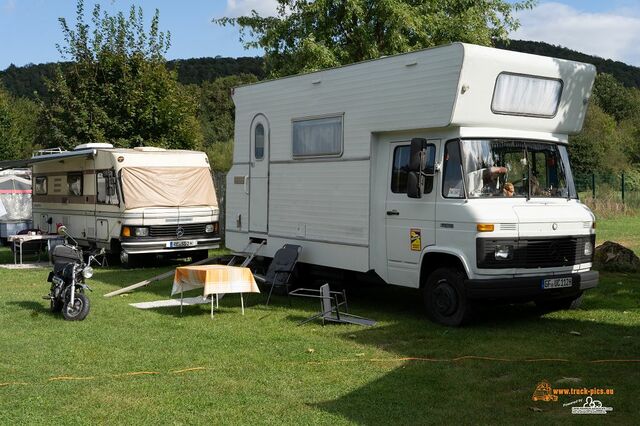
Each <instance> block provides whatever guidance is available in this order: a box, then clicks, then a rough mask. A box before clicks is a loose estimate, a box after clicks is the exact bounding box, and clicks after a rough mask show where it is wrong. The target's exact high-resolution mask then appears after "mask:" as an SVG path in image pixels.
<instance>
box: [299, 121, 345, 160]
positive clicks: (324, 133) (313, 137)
mask: <svg viewBox="0 0 640 426" xmlns="http://www.w3.org/2000/svg"><path fill="white" fill-rule="evenodd" d="M340 154H342V116H339V117H326V118H312V119H304V120H294V121H293V157H294V158H299V157H320V156H334V157H335V156H339V155H340Z"/></svg>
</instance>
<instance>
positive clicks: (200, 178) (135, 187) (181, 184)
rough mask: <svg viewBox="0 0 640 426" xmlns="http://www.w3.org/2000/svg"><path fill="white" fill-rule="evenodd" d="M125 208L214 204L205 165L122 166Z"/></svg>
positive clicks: (213, 192) (210, 182) (209, 176)
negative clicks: (194, 166)
mask: <svg viewBox="0 0 640 426" xmlns="http://www.w3.org/2000/svg"><path fill="white" fill-rule="evenodd" d="M122 190H123V192H124V203H125V207H126V208H127V209H135V208H139V207H190V206H214V207H217V206H218V200H217V198H216V190H215V188H214V186H213V179H212V178H211V172H210V170H209V169H208V168H205V167H197V168H193V167H144V168H143V167H127V168H123V169H122Z"/></svg>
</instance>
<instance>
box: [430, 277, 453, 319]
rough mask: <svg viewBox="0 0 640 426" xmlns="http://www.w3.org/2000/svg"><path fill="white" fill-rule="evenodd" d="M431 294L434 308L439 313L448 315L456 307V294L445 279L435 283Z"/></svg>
mask: <svg viewBox="0 0 640 426" xmlns="http://www.w3.org/2000/svg"><path fill="white" fill-rule="evenodd" d="M433 296H434V304H435V308H436V311H437V312H438V313H439V314H441V315H443V316H449V315H452V314H453V313H454V312H455V311H456V310H457V309H458V302H459V301H458V294H457V293H456V290H455V289H454V288H453V287H452V286H451V285H450V284H449V283H448V282H447V281H441V282H439V283H438V284H437V285H436V288H435V289H434V291H433Z"/></svg>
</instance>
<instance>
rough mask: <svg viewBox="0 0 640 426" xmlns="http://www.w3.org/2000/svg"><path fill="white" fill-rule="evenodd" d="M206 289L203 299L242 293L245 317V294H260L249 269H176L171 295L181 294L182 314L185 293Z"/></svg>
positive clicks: (203, 266)
mask: <svg viewBox="0 0 640 426" xmlns="http://www.w3.org/2000/svg"><path fill="white" fill-rule="evenodd" d="M196 288H204V292H203V297H205V298H206V297H207V296H213V295H215V296H216V309H217V308H218V296H219V295H220V294H223V295H224V294H226V293H240V303H241V304H242V315H244V298H243V296H242V294H243V293H260V290H259V289H258V285H257V284H256V281H255V279H254V278H253V274H252V273H251V270H250V269H249V268H243V267H238V266H228V265H197V266H180V267H178V268H176V273H175V276H174V279H173V287H172V289H171V295H172V296H173V295H174V294H177V293H178V292H180V312H182V300H183V294H184V292H185V291H188V290H193V289H196ZM211 318H213V297H211Z"/></svg>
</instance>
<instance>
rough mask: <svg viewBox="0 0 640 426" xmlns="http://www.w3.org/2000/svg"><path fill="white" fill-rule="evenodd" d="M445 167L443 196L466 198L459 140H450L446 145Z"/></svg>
mask: <svg viewBox="0 0 640 426" xmlns="http://www.w3.org/2000/svg"><path fill="white" fill-rule="evenodd" d="M443 169H444V172H443V178H442V196H443V197H445V198H464V197H465V194H464V184H463V183H462V162H461V161H460V142H459V141H457V140H455V141H449V142H447V145H445V148H444V165H443Z"/></svg>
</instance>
